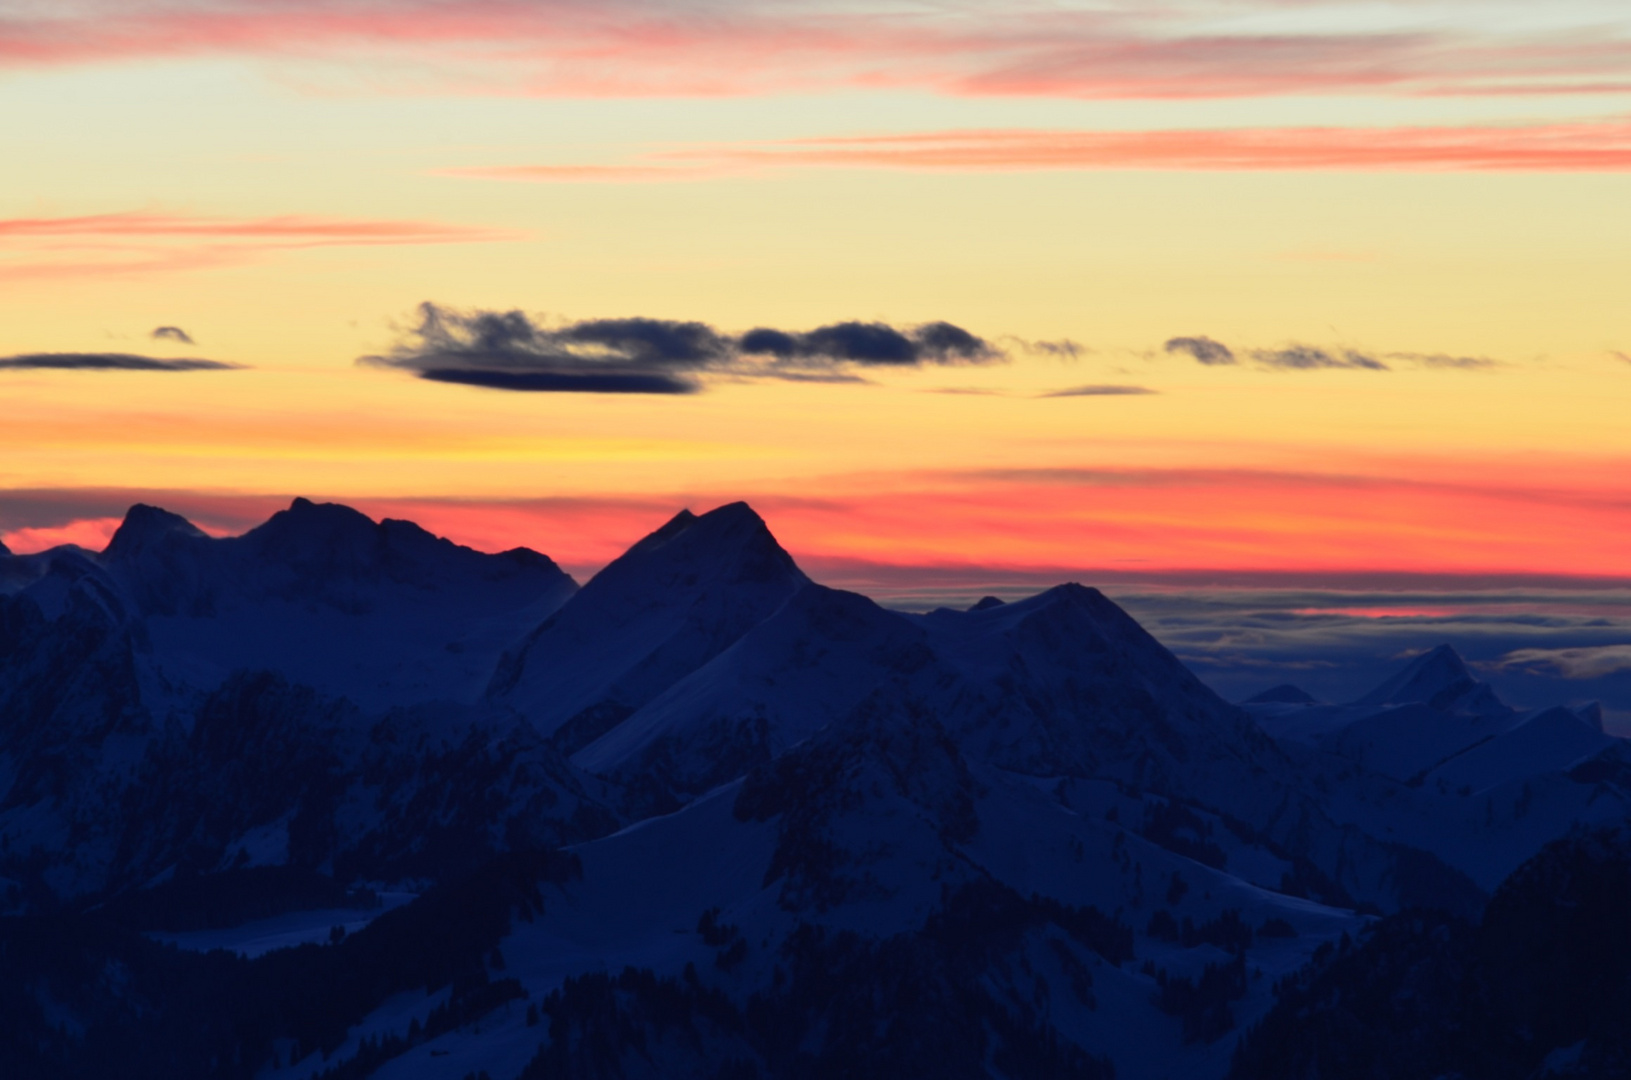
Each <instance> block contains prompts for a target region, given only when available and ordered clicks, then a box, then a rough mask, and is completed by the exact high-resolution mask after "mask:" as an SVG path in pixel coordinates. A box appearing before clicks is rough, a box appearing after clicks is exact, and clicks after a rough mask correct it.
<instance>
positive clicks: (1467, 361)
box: [1387, 353, 1501, 371]
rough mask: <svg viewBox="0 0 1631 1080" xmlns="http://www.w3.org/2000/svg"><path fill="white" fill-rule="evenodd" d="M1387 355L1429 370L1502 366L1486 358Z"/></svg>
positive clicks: (1469, 369)
mask: <svg viewBox="0 0 1631 1080" xmlns="http://www.w3.org/2000/svg"><path fill="white" fill-rule="evenodd" d="M1387 355H1388V359H1389V360H1404V361H1408V362H1409V363H1412V364H1415V365H1417V366H1418V367H1427V368H1454V369H1460V370H1463V371H1473V370H1478V369H1488V368H1496V367H1500V366H1501V362H1500V361H1499V360H1491V359H1489V358H1488V357H1486V356H1451V355H1449V354H1448V353H1388V354H1387Z"/></svg>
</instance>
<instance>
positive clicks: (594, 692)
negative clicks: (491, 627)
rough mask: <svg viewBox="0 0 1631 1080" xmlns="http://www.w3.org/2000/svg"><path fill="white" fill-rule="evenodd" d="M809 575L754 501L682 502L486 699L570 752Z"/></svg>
mask: <svg viewBox="0 0 1631 1080" xmlns="http://www.w3.org/2000/svg"><path fill="white" fill-rule="evenodd" d="M808 581H809V579H808V578H806V577H805V576H804V574H803V572H802V571H800V570H799V568H798V567H797V566H796V565H795V564H794V563H793V560H792V558H791V556H789V555H788V554H787V552H785V551H783V550H782V548H781V545H780V544H778V543H776V538H775V537H773V536H771V535H770V530H769V529H768V528H766V527H765V523H764V521H762V520H761V519H760V517H759V515H758V514H755V513H754V512H753V510H752V509H751V508H749V507H748V505H747V504H746V503H733V504H731V505H729V506H722V507H720V508H719V509H717V510H712V511H710V512H708V513H706V514H704V515H702V516H701V517H698V516H696V515H694V514H692V513H691V512H690V511H688V510H687V511H682V512H681V513H679V514H678V515H676V516H675V517H674V519H673V520H672V521H670V522H669V523H668V524H666V525H664V526H663V527H662V528H661V529H658V530H657V531H656V532H654V533H652V534H651V535H650V536H648V537H646V538H645V539H643V540H641V541H640V542H639V543H637V544H635V545H634V546H633V547H632V548H630V549H629V550H628V551H627V552H626V553H625V554H624V555H622V556H621V557H620V558H618V559H617V560H616V561H614V562H613V563H612V564H611V565H609V566H607V567H606V568H605V569H604V570H602V571H601V572H600V573H599V574H596V575H595V577H594V580H593V581H591V582H590V583H589V584H588V585H587V586H586V587H585V588H584V589H583V590H582V592H581V593H580V595H579V596H575V597H574V598H573V601H572V602H569V603H567V604H566V605H565V606H564V607H562V608H561V610H560V611H559V612H557V613H556V614H555V615H553V616H552V617H550V618H549V619H547V620H545V621H544V623H543V624H542V625H541V626H539V627H538V628H537V629H536V630H534V631H533V632H532V633H531V634H530V635H528V637H527V638H526V640H525V641H524V642H523V643H522V644H521V646H520V647H519V648H518V649H517V650H515V651H514V652H513V653H511V654H510V655H507V656H506V657H505V658H504V661H503V663H502V664H500V665H499V669H498V673H497V674H496V675H495V676H494V678H493V681H492V685H491V686H490V687H489V689H488V695H489V697H490V698H491V699H492V700H494V701H495V702H499V703H502V704H504V705H506V706H508V707H510V708H513V709H515V710H516V711H518V712H520V713H521V714H522V715H523V716H525V717H526V718H527V719H528V720H529V721H530V722H531V723H532V724H533V725H534V726H535V727H537V729H538V730H539V731H540V732H542V733H543V734H545V735H547V736H550V737H551V738H552V739H553V740H554V741H555V743H556V744H557V745H559V746H560V747H562V749H563V750H565V751H566V752H568V753H572V752H574V751H576V750H578V749H581V748H582V747H584V746H587V745H588V744H589V743H591V742H593V741H594V740H595V739H597V738H599V737H600V736H601V735H603V734H605V733H606V732H607V731H609V730H610V729H611V728H612V727H613V726H614V725H616V724H618V723H621V722H622V721H623V720H624V719H626V718H627V717H628V716H630V715H631V714H632V713H633V712H634V710H636V709H638V708H639V707H640V706H642V705H644V704H645V703H646V702H648V701H650V700H651V699H652V698H654V697H656V696H657V695H658V694H660V693H662V692H663V691H664V690H667V689H668V688H669V687H670V686H672V685H673V684H674V683H676V682H678V681H679V680H680V679H682V678H684V677H685V676H686V675H689V674H690V673H691V672H693V671H695V670H696V669H697V668H699V667H701V666H702V665H704V664H706V663H707V662H708V661H710V660H712V659H713V658H714V657H715V656H718V655H719V654H720V653H722V652H724V651H725V650H726V649H727V648H729V647H730V646H731V645H732V644H733V643H735V642H736V641H737V640H738V639H739V638H741V636H742V635H743V634H745V633H747V631H748V630H750V629H751V628H753V627H754V626H756V625H758V624H759V623H761V622H763V621H764V620H765V619H767V618H769V617H770V616H771V615H772V614H773V613H774V612H775V611H776V610H777V609H778V608H780V607H781V606H782V605H783V604H785V603H786V602H787V601H788V600H789V599H790V598H791V597H792V596H793V594H794V593H796V592H798V591H799V589H801V588H803V587H804V586H805V585H806V584H807V583H808Z"/></svg>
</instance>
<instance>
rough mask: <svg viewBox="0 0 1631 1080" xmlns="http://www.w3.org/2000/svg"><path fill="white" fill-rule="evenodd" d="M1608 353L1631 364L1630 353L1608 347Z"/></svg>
mask: <svg viewBox="0 0 1631 1080" xmlns="http://www.w3.org/2000/svg"><path fill="white" fill-rule="evenodd" d="M1608 355H1610V356H1612V357H1614V358H1616V359H1618V360H1623V361H1625V362H1626V363H1627V364H1631V353H1623V352H1621V351H1620V350H1618V349H1610V350H1609V353H1608Z"/></svg>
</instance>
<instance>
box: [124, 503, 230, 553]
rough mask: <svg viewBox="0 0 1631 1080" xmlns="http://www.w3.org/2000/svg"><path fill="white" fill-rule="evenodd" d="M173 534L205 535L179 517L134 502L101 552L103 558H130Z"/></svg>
mask: <svg viewBox="0 0 1631 1080" xmlns="http://www.w3.org/2000/svg"><path fill="white" fill-rule="evenodd" d="M174 535H179V536H191V537H198V538H203V537H205V536H206V535H207V534H206V533H205V532H204V530H202V529H200V528H199V527H198V526H196V525H194V524H193V523H192V522H190V521H188V520H187V519H186V518H184V517H182V516H181V515H180V514H173V513H171V512H170V511H168V510H165V509H162V508H160V507H157V506H149V505H148V504H147V503H136V504H135V505H134V506H132V507H131V508H130V509H129V510H127V511H125V519H124V521H122V522H120V523H119V528H118V530H117V531H116V532H115V533H114V534H113V539H111V540H109V541H108V546H107V547H106V548H104V549H103V551H102V557H103V558H105V559H110V560H114V561H118V560H120V559H125V558H130V557H132V556H134V555H136V554H137V553H139V552H141V551H143V550H144V549H146V548H147V546H148V545H150V544H152V543H154V542H156V541H158V540H160V539H162V538H163V537H166V536H174Z"/></svg>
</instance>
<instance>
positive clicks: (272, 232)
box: [0, 0, 1631, 723]
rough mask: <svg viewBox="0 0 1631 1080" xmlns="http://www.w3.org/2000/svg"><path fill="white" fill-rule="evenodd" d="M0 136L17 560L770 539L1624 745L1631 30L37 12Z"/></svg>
mask: <svg viewBox="0 0 1631 1080" xmlns="http://www.w3.org/2000/svg"><path fill="white" fill-rule="evenodd" d="M0 146H4V147H5V148H6V151H5V154H4V157H3V159H0V403H3V408H4V417H5V419H4V422H3V423H0V542H3V543H4V544H5V545H7V546H8V547H9V548H10V549H11V550H13V551H18V552H23V551H33V550H40V549H42V548H46V547H49V546H51V545H53V544H57V543H65V542H71V543H78V544H81V545H83V546H86V547H89V548H93V549H94V548H99V547H100V546H101V545H102V544H103V543H105V542H106V539H107V537H108V536H109V535H110V534H111V531H112V530H113V529H114V528H115V527H116V526H117V523H118V520H119V518H120V516H121V515H122V513H123V510H124V508H125V507H126V506H128V505H129V504H130V503H131V502H134V501H137V500H143V501H148V502H157V503H159V504H160V505H164V506H167V507H168V508H170V509H173V510H176V511H178V512H182V513H186V514H187V515H188V516H189V517H191V518H193V519H194V520H195V521H197V522H198V523H199V524H200V525H202V526H203V527H205V528H207V529H210V530H212V531H215V532H217V533H230V532H236V531H241V530H243V529H245V528H247V527H250V526H251V525H253V524H254V523H256V522H257V521H259V520H262V519H264V517H265V516H266V515H267V514H269V513H270V512H272V511H273V510H275V509H276V508H278V507H279V506H282V505H286V503H287V501H288V499H289V498H290V497H292V496H294V495H305V496H308V497H313V498H326V499H333V500H337V501H344V502H347V503H350V504H352V505H355V506H357V507H359V508H360V509H363V510H364V511H366V512H368V513H371V514H373V515H375V516H376V517H378V516H395V517H408V518H412V519H414V520H417V521H420V522H421V523H422V524H424V525H426V526H427V527H429V528H432V529H433V530H435V531H437V532H439V533H442V534H444V535H447V536H450V537H452V538H454V539H456V540H459V541H461V542H464V543H468V544H471V545H473V546H476V547H479V548H483V549H486V550H498V549H502V548H507V547H511V546H516V545H526V546H530V547H533V548H536V549H538V550H541V551H544V552H546V553H548V554H549V555H551V556H552V557H554V558H556V559H557V560H558V561H560V562H561V563H562V564H563V565H565V566H567V567H568V568H569V569H571V570H572V571H573V572H574V573H576V574H578V576H579V577H580V578H581V577H583V576H586V575H587V574H589V573H592V572H593V570H594V569H595V568H596V567H598V566H599V565H602V564H604V562H605V561H606V560H608V559H609V558H611V557H613V556H615V555H616V554H617V553H618V552H619V551H621V550H622V549H623V548H624V547H626V546H627V544H628V543H630V542H631V541H633V540H634V539H636V538H638V537H639V536H640V535H642V534H644V533H645V532H648V531H649V530H650V529H651V528H653V527H655V526H656V525H657V524H660V523H661V521H662V520H664V519H665V518H666V517H668V516H669V515H671V514H672V513H673V512H674V511H675V510H677V509H679V508H680V507H682V506H690V507H693V508H695V509H699V510H700V509H703V508H705V507H707V506H711V505H717V504H719V503H722V502H728V501H733V500H736V499H747V500H748V501H750V502H751V503H752V504H753V505H754V506H755V507H756V508H758V509H759V510H760V512H761V513H762V514H763V515H764V516H765V517H766V518H767V520H768V521H769V522H770V524H771V527H772V528H773V529H774V530H775V532H776V533H777V535H778V536H779V537H780V538H781V539H782V541H783V542H784V544H785V545H786V546H787V547H788V548H789V549H790V550H791V551H793V553H794V554H795V555H796V556H797V557H798V558H799V559H800V561H801V563H802V564H803V565H805V566H807V567H808V568H810V569H811V572H812V573H813V574H815V575H816V576H817V577H818V578H820V579H822V580H825V581H828V582H830V583H832V584H837V585H844V586H847V587H853V588H858V589H860V590H861V591H865V592H869V593H870V594H872V595H875V596H879V597H880V598H882V599H885V600H888V601H890V602H894V603H897V604H900V605H903V606H912V605H916V606H926V605H930V604H933V603H942V602H962V601H964V600H966V599H970V598H973V597H976V596H978V595H981V594H983V593H985V592H995V593H997V594H999V595H1008V594H1017V593H1018V592H1022V591H1025V590H1028V589H1032V588H1034V587H1040V585H1043V584H1047V583H1051V582H1053V581H1059V580H1066V579H1075V580H1084V581H1089V582H1092V583H1097V584H1102V585H1104V586H1105V587H1106V589H1107V590H1108V591H1111V593H1112V595H1117V596H1119V597H1123V598H1125V602H1127V603H1128V604H1129V606H1130V607H1132V608H1134V609H1135V611H1136V612H1138V613H1140V614H1141V616H1142V617H1145V618H1148V619H1151V620H1154V621H1157V622H1159V623H1160V624H1161V626H1162V627H1163V628H1164V632H1166V633H1167V634H1168V635H1169V637H1170V638H1171V639H1172V640H1173V641H1174V642H1176V647H1179V648H1180V652H1181V653H1183V654H1184V655H1185V656H1186V658H1188V659H1191V660H1193V661H1194V662H1196V663H1198V664H1200V665H1202V667H1203V668H1204V667H1205V665H1207V664H1210V665H1212V668H1213V669H1215V670H1214V674H1215V675H1216V677H1218V678H1221V679H1226V680H1227V679H1229V678H1238V679H1240V680H1249V678H1250V677H1255V676H1254V675H1253V674H1252V673H1253V672H1255V671H1257V670H1258V668H1259V667H1262V668H1264V669H1265V670H1266V669H1267V668H1268V667H1270V666H1273V665H1275V664H1282V665H1283V663H1284V662H1287V658H1288V657H1290V656H1291V655H1292V653H1294V652H1295V651H1296V650H1297V649H1299V648H1300V649H1302V650H1303V654H1308V653H1309V650H1310V648H1312V647H1313V646H1311V645H1310V643H1311V642H1312V643H1315V644H1317V643H1319V642H1328V643H1329V642H1337V643H1339V644H1340V648H1338V647H1337V645H1336V644H1333V645H1331V648H1332V649H1333V650H1335V652H1333V653H1332V655H1333V656H1334V655H1336V652H1341V651H1342V650H1343V649H1346V650H1348V651H1347V652H1346V653H1343V655H1344V656H1349V655H1352V656H1360V655H1362V656H1363V658H1364V664H1359V665H1358V666H1357V667H1355V666H1354V664H1358V661H1354V664H1350V665H1349V667H1342V666H1341V664H1339V663H1338V662H1337V661H1336V660H1331V661H1330V663H1331V664H1335V665H1336V667H1334V668H1332V669H1331V672H1333V673H1328V674H1329V678H1330V679H1331V680H1333V682H1332V689H1331V690H1330V692H1331V693H1333V694H1336V693H1341V692H1344V691H1343V688H1342V687H1341V686H1338V685H1337V683H1338V682H1340V679H1339V678H1338V674H1340V673H1342V672H1346V673H1347V675H1346V676H1344V677H1348V678H1350V681H1351V680H1353V679H1358V678H1360V677H1361V675H1366V674H1367V673H1368V672H1369V671H1370V670H1371V668H1372V667H1374V665H1376V664H1381V663H1384V662H1392V658H1393V657H1395V656H1396V655H1403V654H1405V653H1407V652H1408V651H1409V650H1410V649H1412V648H1420V647H1426V646H1427V645H1431V644H1435V643H1436V642H1437V640H1439V639H1448V640H1454V641H1455V642H1456V643H1458V645H1459V646H1460V647H1462V648H1464V649H1465V650H1467V651H1468V652H1469V655H1473V656H1474V657H1475V659H1478V661H1479V663H1481V664H1484V665H1486V670H1487V671H1489V672H1491V673H1492V675H1494V676H1501V677H1506V678H1508V679H1513V680H1516V679H1519V677H1520V676H1524V675H1525V673H1527V675H1529V676H1533V675H1536V674H1537V673H1539V674H1544V675H1547V676H1548V677H1551V678H1553V679H1554V680H1561V681H1562V682H1564V683H1569V684H1570V685H1569V686H1568V687H1566V689H1569V690H1570V691H1571V692H1573V691H1574V690H1586V689H1596V690H1602V689H1603V688H1604V687H1606V688H1607V690H1606V692H1607V693H1608V694H1609V696H1610V697H1612V698H1614V700H1615V701H1616V702H1619V703H1620V704H1618V705H1617V706H1616V707H1617V708H1622V709H1625V710H1631V686H1622V685H1621V683H1622V682H1623V681H1624V680H1626V679H1631V545H1628V544H1626V543H1625V541H1624V539H1623V538H1624V537H1625V536H1627V535H1628V533H1631V484H1628V481H1627V477H1631V424H1628V423H1627V421H1626V419H1625V418H1626V417H1627V416H1631V315H1628V312H1631V307H1628V305H1627V301H1626V297H1627V295H1628V289H1627V286H1628V285H1631V214H1628V213H1627V212H1626V209H1625V208H1626V207H1627V206H1628V205H1631V184H1628V173H1631V9H1628V8H1626V6H1625V5H1624V4H1623V3H1611V2H1607V0H1554V2H1549V3H1547V4H1544V5H1541V4H1535V3H1532V2H1524V3H1518V2H1505V0H1395V2H1391V3H1390V2H1347V0H1166V2H1161V0H1156V2H1133V0H1099V2H1096V3H1071V2H1054V3H995V2H991V0H964V2H957V3H937V2H922V3H910V2H889V3H884V2H881V0H878V2H874V0H854V2H842V3H838V2H815V0H767V2H763V3H756V4H746V3H740V2H737V3H726V2H680V3H655V2H650V0H611V2H596V3H585V2H579V0H560V2H556V0H467V2H459V3H451V2H443V0H255V2H250V0H176V2H153V0H120V2H117V3H114V2H111V0H51V2H49V3H47V2H44V0H0ZM1174 605H1176V607H1175V606H1174ZM1186 605H1187V606H1186ZM1179 609H1182V610H1181V612H1180V610H1179ZM1264 613H1270V614H1269V615H1264ZM1259 615H1264V617H1265V618H1269V617H1270V615H1272V618H1270V623H1269V624H1264V623H1261V622H1260V621H1258V622H1254V621H1253V620H1254V619H1256V618H1257V616H1259ZM1276 619H1277V620H1280V621H1279V622H1274V621H1273V620H1276ZM1175 620H1176V621H1175ZM1186 620H1187V621H1186ZM1270 624H1272V625H1270ZM1196 627H1200V628H1201V629H1198V630H1197V629H1195V628H1196ZM1286 627H1292V628H1293V629H1294V630H1295V633H1291V632H1287V631H1286V630H1285V628H1286ZM1322 635H1323V636H1322ZM1319 647H1321V648H1323V647H1324V646H1323V645H1321V646H1319ZM1186 649H1187V650H1188V651H1187V652H1184V650H1186ZM1536 650H1541V652H1540V653H1536ZM1545 650H1550V652H1546V651H1545ZM1581 650H1584V651H1581ZM1316 651H1317V650H1316ZM1303 654H1298V655H1303ZM1304 659H1305V660H1307V656H1306V655H1304ZM1307 662H1308V663H1313V661H1311V660H1309V661H1307ZM1342 663H1348V662H1347V661H1343V662H1342ZM1365 664H1368V665H1371V667H1365ZM1360 668H1363V671H1361V670H1360ZM1309 672H1310V674H1309V675H1308V678H1310V679H1315V680H1317V679H1318V678H1319V677H1320V673H1319V671H1318V670H1315V669H1309ZM1604 680H1608V681H1607V682H1604ZM1616 680H1619V681H1616ZM1588 684H1589V685H1588ZM1241 685H1242V686H1244V682H1242V684H1241ZM1513 685H1515V686H1519V688H1520V689H1521V685H1520V684H1519V683H1514V684H1513ZM1626 716H1627V717H1628V720H1627V722H1628V723H1631V712H1627V713H1626Z"/></svg>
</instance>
